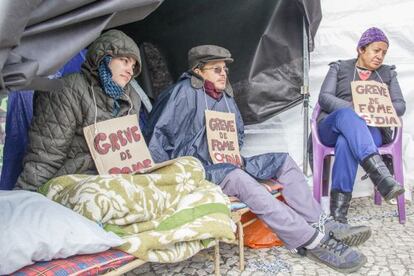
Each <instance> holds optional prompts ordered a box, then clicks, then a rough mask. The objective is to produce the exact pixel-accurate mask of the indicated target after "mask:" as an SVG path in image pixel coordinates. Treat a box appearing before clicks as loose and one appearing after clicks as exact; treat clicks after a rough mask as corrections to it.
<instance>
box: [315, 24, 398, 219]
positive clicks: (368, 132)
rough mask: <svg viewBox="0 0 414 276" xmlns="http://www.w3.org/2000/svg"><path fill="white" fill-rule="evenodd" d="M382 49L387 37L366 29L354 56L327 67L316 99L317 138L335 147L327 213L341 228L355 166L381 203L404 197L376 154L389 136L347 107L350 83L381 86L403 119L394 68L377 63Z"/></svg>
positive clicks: (384, 52)
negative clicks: (383, 86)
mask: <svg viewBox="0 0 414 276" xmlns="http://www.w3.org/2000/svg"><path fill="white" fill-rule="evenodd" d="M388 47H389V41H388V38H387V37H386V36H385V34H384V33H383V32H382V31H381V30H380V29H378V28H375V27H373V28H370V29H368V30H366V31H365V32H364V33H363V34H362V36H361V38H360V40H359V42H358V46H357V52H358V57H357V58H356V59H350V60H341V61H337V62H333V63H331V65H330V69H329V71H328V74H327V76H326V78H325V80H324V82H323V84H322V87H321V92H320V94H319V101H318V102H319V105H320V107H321V110H322V112H321V114H320V116H319V118H318V132H319V137H320V139H321V142H322V143H323V144H324V145H326V146H330V147H335V162H334V165H333V171H332V188H331V195H330V210H331V215H332V216H333V217H334V219H335V220H337V221H339V222H342V223H347V214H348V208H349V205H350V201H351V198H352V191H353V187H354V183H355V177H356V173H357V168H358V164H361V166H362V167H363V169H364V170H365V171H366V172H367V174H368V175H369V177H370V178H371V180H372V182H373V183H374V185H375V187H376V189H377V190H378V191H379V192H380V194H381V195H382V196H383V197H384V199H385V200H390V199H393V198H396V197H397V196H399V195H401V194H403V193H404V188H403V187H402V186H401V185H400V184H399V183H397V182H396V181H395V179H394V178H393V177H392V175H391V173H390V171H389V169H388V168H387V166H386V165H385V164H384V162H383V160H382V158H381V156H380V155H379V154H378V147H379V146H381V145H382V144H384V143H387V142H389V141H387V139H386V138H388V136H389V135H384V134H387V133H388V132H389V131H390V129H389V128H379V127H374V126H368V125H367V123H366V121H365V120H364V119H362V118H361V117H360V116H359V115H358V114H357V113H356V112H355V111H354V109H353V104H352V90H351V82H353V81H376V82H378V83H382V84H385V85H386V86H387V88H388V91H389V95H390V98H391V101H392V105H393V106H394V109H395V111H396V114H397V115H398V116H402V115H403V114H404V112H405V101H404V97H403V95H402V93H401V89H400V86H399V84H398V80H397V73H396V72H395V66H389V65H384V64H383V61H384V57H385V55H386V53H387V51H388Z"/></svg>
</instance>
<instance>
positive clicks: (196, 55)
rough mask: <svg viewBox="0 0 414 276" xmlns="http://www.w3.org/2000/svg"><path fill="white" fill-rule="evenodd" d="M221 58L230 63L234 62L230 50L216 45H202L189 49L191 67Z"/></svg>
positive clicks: (189, 64)
mask: <svg viewBox="0 0 414 276" xmlns="http://www.w3.org/2000/svg"><path fill="white" fill-rule="evenodd" d="M219 60H223V61H225V62H228V63H231V62H233V59H232V58H231V54H230V51H229V50H227V49H226V48H223V47H220V46H216V45H200V46H196V47H193V48H191V49H190V51H188V66H189V67H190V69H194V68H195V67H196V66H197V65H199V64H200V63H207V62H209V61H219Z"/></svg>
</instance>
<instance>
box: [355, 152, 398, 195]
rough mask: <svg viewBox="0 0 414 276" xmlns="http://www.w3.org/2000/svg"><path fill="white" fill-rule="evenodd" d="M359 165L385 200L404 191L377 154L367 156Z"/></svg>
mask: <svg viewBox="0 0 414 276" xmlns="http://www.w3.org/2000/svg"><path fill="white" fill-rule="evenodd" d="M361 166H362V167H363V168H364V170H365V171H366V172H367V174H368V175H369V178H370V179H371V180H372V182H373V183H374V185H375V187H376V188H377V190H378V191H379V192H380V194H381V195H382V197H383V198H384V199H385V200H386V201H389V200H390V199H393V198H396V197H397V196H399V195H401V194H403V193H404V192H405V190H404V188H403V187H402V186H401V185H400V184H399V183H398V182H397V181H395V179H394V177H393V176H392V175H391V174H390V171H389V170H388V168H387V166H385V164H384V162H383V161H382V159H381V156H380V155H379V154H373V155H370V156H368V157H367V158H365V159H364V160H363V161H362V163H361Z"/></svg>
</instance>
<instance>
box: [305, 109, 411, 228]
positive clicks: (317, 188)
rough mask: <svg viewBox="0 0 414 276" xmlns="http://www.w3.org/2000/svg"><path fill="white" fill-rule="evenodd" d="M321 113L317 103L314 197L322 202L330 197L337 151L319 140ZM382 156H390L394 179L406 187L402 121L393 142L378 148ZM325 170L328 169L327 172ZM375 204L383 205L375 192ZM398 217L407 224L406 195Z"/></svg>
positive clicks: (399, 202)
mask: <svg viewBox="0 0 414 276" xmlns="http://www.w3.org/2000/svg"><path fill="white" fill-rule="evenodd" d="M320 111H321V108H320V106H319V104H318V103H317V104H316V106H315V108H314V110H313V113H312V118H311V129H312V146H313V196H314V197H315V199H316V200H317V201H318V202H321V197H322V196H328V191H329V177H330V156H333V155H335V149H334V148H331V147H328V146H325V145H323V144H322V142H321V141H320V139H319V134H318V127H317V122H316V120H317V118H318V115H319V113H320ZM378 150H379V153H380V154H381V155H384V154H388V155H391V157H392V164H393V168H394V177H395V179H396V180H397V181H398V183H400V184H401V186H404V175H403V164H402V120H401V127H400V128H396V131H395V135H394V138H393V141H392V142H391V143H390V144H386V145H383V146H381V147H379V148H378ZM324 168H327V169H326V170H325V169H324ZM374 201H375V204H377V205H381V195H380V193H379V192H378V191H376V190H375V196H374ZM397 205H398V215H399V220H400V223H401V224H404V223H405V218H406V216H405V199H404V194H402V195H400V196H399V197H398V199H397Z"/></svg>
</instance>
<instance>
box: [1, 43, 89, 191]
mask: <svg viewBox="0 0 414 276" xmlns="http://www.w3.org/2000/svg"><path fill="white" fill-rule="evenodd" d="M85 55H86V50H83V51H81V52H80V53H79V54H77V55H76V56H75V57H73V58H72V59H71V60H70V61H68V63H67V64H65V66H64V67H63V68H62V69H60V70H59V71H58V72H56V73H55V74H54V75H53V76H51V78H59V77H62V76H64V75H66V74H70V73H73V72H79V71H80V66H81V64H82V62H83V61H84V60H85ZM32 117H33V91H15V92H11V93H9V99H8V107H7V119H6V139H5V144H4V151H3V167H2V172H1V178H0V190H11V189H13V188H14V185H15V183H16V181H17V178H18V177H19V175H20V173H21V172H22V170H23V157H24V155H25V152H26V147H27V143H28V136H27V133H28V130H29V127H30V122H31V121H32Z"/></svg>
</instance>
